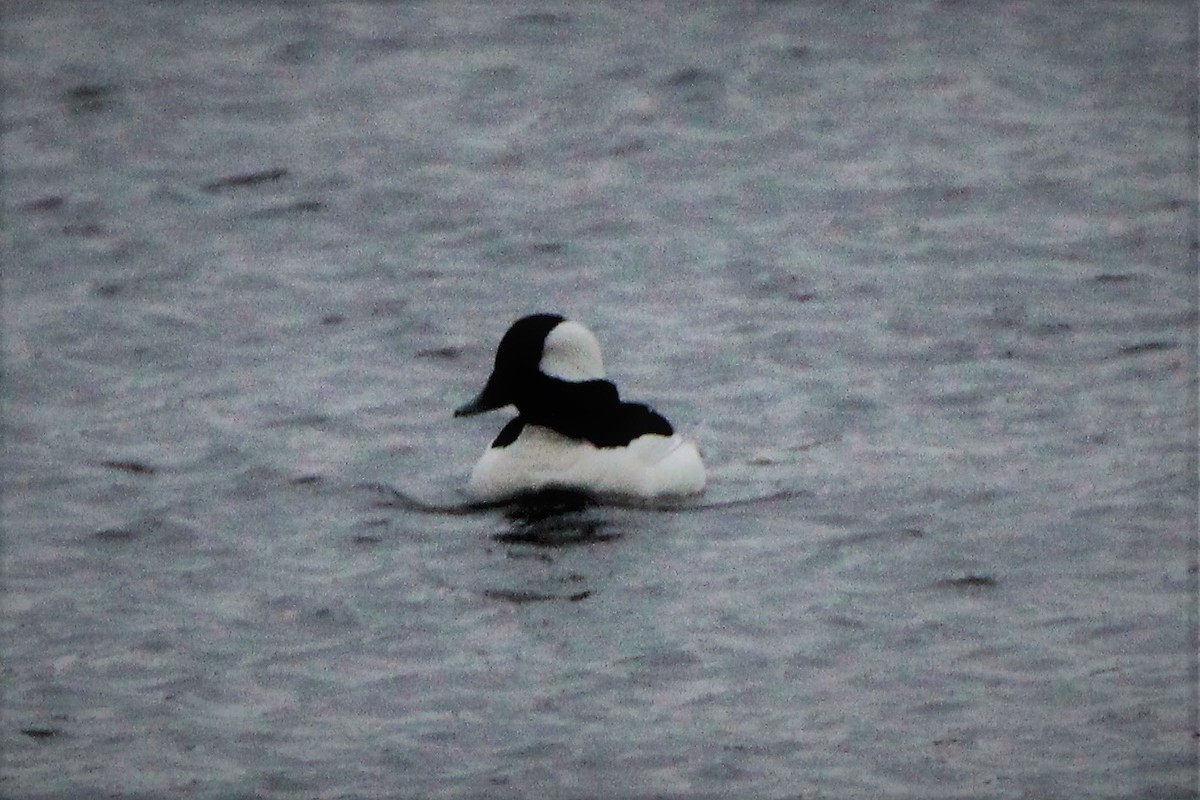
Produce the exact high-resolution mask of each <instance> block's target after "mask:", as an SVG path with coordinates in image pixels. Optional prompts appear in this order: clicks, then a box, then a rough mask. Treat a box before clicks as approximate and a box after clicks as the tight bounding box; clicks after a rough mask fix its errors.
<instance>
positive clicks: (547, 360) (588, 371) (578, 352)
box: [538, 320, 604, 381]
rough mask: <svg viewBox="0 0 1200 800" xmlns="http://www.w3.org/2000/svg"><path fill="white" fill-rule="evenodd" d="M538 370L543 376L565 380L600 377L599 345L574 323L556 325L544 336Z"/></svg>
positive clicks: (601, 369)
mask: <svg viewBox="0 0 1200 800" xmlns="http://www.w3.org/2000/svg"><path fill="white" fill-rule="evenodd" d="M538 368H539V369H540V370H541V371H542V372H543V373H545V374H546V375H549V376H551V377H554V378H562V379H563V380H566V381H590V380H596V379H598V378H603V377H604V362H603V360H602V359H601V358H600V343H599V342H598V341H596V337H595V336H593V335H592V332H591V331H589V330H588V329H587V328H585V327H583V326H582V325H580V324H579V323H578V322H573V321H571V320H566V321H564V322H560V323H558V324H557V325H555V326H554V328H553V329H552V330H551V331H550V333H548V334H547V335H546V343H545V345H544V346H543V348H542V360H541V362H539V364H538Z"/></svg>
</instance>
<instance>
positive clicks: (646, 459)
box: [454, 314, 705, 501]
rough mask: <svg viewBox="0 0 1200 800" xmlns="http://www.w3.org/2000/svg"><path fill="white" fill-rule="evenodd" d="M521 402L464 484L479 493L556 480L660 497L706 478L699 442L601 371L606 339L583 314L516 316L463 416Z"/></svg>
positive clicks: (484, 496) (514, 491)
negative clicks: (620, 390)
mask: <svg viewBox="0 0 1200 800" xmlns="http://www.w3.org/2000/svg"><path fill="white" fill-rule="evenodd" d="M507 405H513V406H516V409H517V416H516V417H515V418H513V419H512V420H510V421H509V423H508V424H507V425H505V426H504V428H503V429H502V430H501V431H500V435H499V436H497V437H496V439H495V441H493V442H492V443H491V445H490V446H489V447H488V449H487V451H486V452H485V453H484V454H483V457H482V458H480V459H479V461H478V463H476V464H475V468H474V469H473V470H472V472H471V479H470V482H469V483H468V485H467V488H468V489H469V490H470V492H471V493H472V494H473V495H475V496H476V497H477V498H479V499H480V500H489V501H490V500H501V499H505V498H509V497H513V496H516V495H520V494H523V493H526V492H533V491H538V490H541V489H549V488H568V489H581V490H584V491H588V492H593V493H596V494H601V495H622V496H633V497H641V498H656V497H666V496H680V495H688V494H695V493H697V492H700V491H701V490H702V489H703V488H704V481H705V476H704V462H703V461H701V459H700V453H699V451H698V450H697V449H696V445H694V444H693V443H691V442H689V441H687V440H685V439H684V438H683V437H682V436H680V435H679V434H677V433H675V429H674V428H672V427H671V423H669V422H667V420H666V418H664V417H663V416H661V415H660V414H658V413H657V412H655V411H654V410H653V409H651V408H650V407H649V406H646V405H642V404H641V403H626V402H623V401H622V400H621V399H620V397H619V395H618V394H617V387H616V386H615V385H614V384H613V383H612V382H611V381H608V380H605V379H604V363H603V361H602V360H601V358H600V343H599V342H597V341H596V337H595V336H593V335H592V332H591V331H589V330H588V329H587V328H585V327H584V326H583V325H581V324H579V323H578V322H573V321H571V320H568V319H566V318H564V317H561V316H559V315H557V314H533V315H531V316H528V317H522V318H521V319H519V320H517V321H516V322H514V323H513V324H512V326H511V327H510V328H509V329H508V332H507V333H505V334H504V338H503V339H501V340H500V346H499V347H498V348H497V350H496V362H495V365H494V366H493V367H492V374H491V375H490V376H489V377H488V379H487V383H486V384H484V387H483V391H481V392H480V393H479V396H478V397H476V398H475V399H474V400H472V401H471V402H469V403H467V404H466V405H464V406H463V407H461V408H459V409H458V410H456V411H455V412H454V416H456V417H465V416H470V415H472V414H480V413H482V412H484V411H491V410H493V409H497V408H503V407H504V406H507Z"/></svg>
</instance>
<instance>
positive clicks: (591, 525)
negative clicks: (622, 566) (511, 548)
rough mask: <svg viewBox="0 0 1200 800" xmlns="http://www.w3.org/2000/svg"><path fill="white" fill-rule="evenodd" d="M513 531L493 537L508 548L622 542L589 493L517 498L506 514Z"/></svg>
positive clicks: (553, 492)
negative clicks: (618, 539)
mask: <svg viewBox="0 0 1200 800" xmlns="http://www.w3.org/2000/svg"><path fill="white" fill-rule="evenodd" d="M504 517H505V518H506V519H507V520H508V522H509V523H510V525H511V527H510V528H509V530H507V531H503V532H500V533H495V534H492V539H493V540H495V541H497V542H501V543H504V544H521V545H530V546H533V547H550V548H554V547H575V546H579V545H590V544H598V543H601V542H608V541H611V540H613V539H616V538H619V537H620V535H621V534H620V533H619V532H617V531H615V530H612V529H611V527H610V525H609V522H608V520H607V519H606V518H605V517H604V514H603V509H602V508H601V507H600V506H599V504H598V502H597V500H596V499H595V498H594V497H592V496H591V495H588V494H587V493H585V492H576V491H571V490H567V489H550V490H546V491H542V492H535V493H531V494H527V495H523V496H521V497H518V498H516V499H515V500H514V501H512V505H510V506H508V507H507V508H506V509H505V510H504Z"/></svg>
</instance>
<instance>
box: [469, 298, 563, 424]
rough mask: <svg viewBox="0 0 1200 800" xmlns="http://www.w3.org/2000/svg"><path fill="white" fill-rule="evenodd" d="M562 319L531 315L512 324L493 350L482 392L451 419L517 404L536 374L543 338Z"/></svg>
mask: <svg viewBox="0 0 1200 800" xmlns="http://www.w3.org/2000/svg"><path fill="white" fill-rule="evenodd" d="M565 320H566V318H565V317H562V316H560V315H558V314H531V315H529V316H527V317H521V319H519V320H517V321H516V322H514V323H513V324H512V325H511V326H510V327H509V329H508V331H507V332H506V333H505V334H504V338H502V339H501V340H500V346H499V347H498V348H496V361H495V364H493V366H492V374H491V375H490V376H489V377H488V379H487V383H486V384H484V387H483V391H481V392H480V393H479V395H478V396H477V397H476V398H475V399H474V400H472V401H471V402H469V403H467V404H466V405H464V406H462V407H461V408H459V409H457V410H456V411H455V412H454V416H456V417H466V416H470V415H472V414H481V413H483V412H484V411H491V410H493V409H497V408H503V407H504V406H507V405H510V404H514V405H515V404H517V401H518V399H519V398H520V397H521V396H522V394H523V393H524V391H525V387H526V386H528V385H530V384H532V383H534V382H535V381H536V379H537V377H538V375H539V370H538V366H539V364H541V361H542V352H543V350H544V348H545V344H546V336H547V335H549V333H550V331H552V330H554V329H555V328H556V327H558V325H559V324H560V323H562V322H564V321H565Z"/></svg>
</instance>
